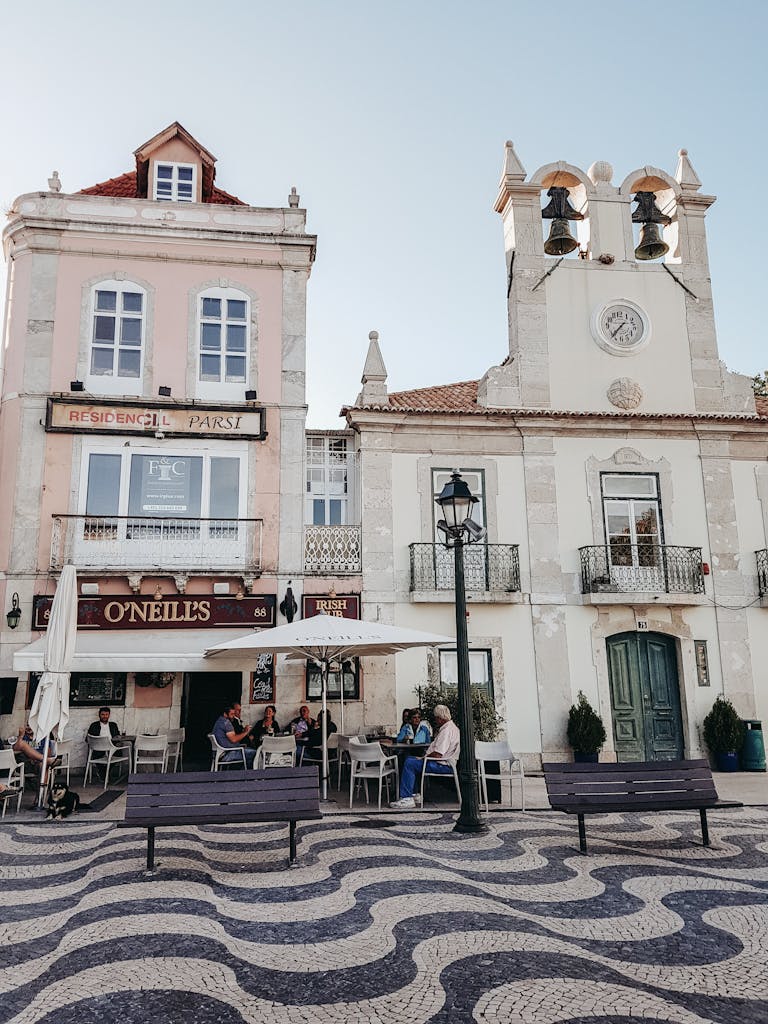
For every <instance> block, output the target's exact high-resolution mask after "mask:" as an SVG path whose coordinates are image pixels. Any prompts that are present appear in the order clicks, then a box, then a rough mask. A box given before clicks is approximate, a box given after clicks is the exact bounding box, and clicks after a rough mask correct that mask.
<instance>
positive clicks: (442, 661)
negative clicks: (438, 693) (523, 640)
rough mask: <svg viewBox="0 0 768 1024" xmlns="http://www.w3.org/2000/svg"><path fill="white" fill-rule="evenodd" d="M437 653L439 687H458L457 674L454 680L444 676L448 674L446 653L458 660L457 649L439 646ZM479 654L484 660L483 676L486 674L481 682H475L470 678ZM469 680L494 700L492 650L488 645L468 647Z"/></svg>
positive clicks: (442, 688)
mask: <svg viewBox="0 0 768 1024" xmlns="http://www.w3.org/2000/svg"><path fill="white" fill-rule="evenodd" d="M439 655H440V656H439V659H438V672H439V676H440V689H441V690H444V689H445V688H446V686H453V687H458V676H457V679H456V680H455V681H453V680H450V679H447V678H446V676H447V675H448V673H447V671H446V669H447V665H446V655H451V656H452V657H453V658H456V659H457V660H458V651H457V649H456V648H455V647H441V648H440V650H439ZM479 655H482V656H483V661H484V662H485V676H486V679H485V680H484V681H483V682H481V683H478V682H475V680H474V679H473V678H472V668H473V666H474V665H476V664H477V661H478V656H479ZM457 671H458V670H457ZM469 682H470V685H471V686H477V687H478V688H479V689H481V690H482V691H483V693H487V694H488V696H489V697H490V698H491V700H494V693H493V651H492V650H491V648H490V647H477V648H470V650H469Z"/></svg>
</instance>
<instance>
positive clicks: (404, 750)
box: [379, 739, 429, 774]
mask: <svg viewBox="0 0 768 1024" xmlns="http://www.w3.org/2000/svg"><path fill="white" fill-rule="evenodd" d="M379 742H380V743H381V749H382V750H383V751H384V753H385V754H397V764H398V768H399V769H400V773H401V774H402V771H403V765H404V764H405V759H406V757H423V756H424V755H425V754H426V752H427V750H428V748H429V744H428V743H396V742H395V741H392V742H391V743H387V742H386V739H384V740H379Z"/></svg>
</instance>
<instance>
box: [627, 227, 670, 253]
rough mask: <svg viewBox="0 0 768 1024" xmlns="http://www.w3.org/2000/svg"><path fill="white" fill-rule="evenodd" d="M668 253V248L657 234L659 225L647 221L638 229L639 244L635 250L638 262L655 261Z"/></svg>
mask: <svg viewBox="0 0 768 1024" xmlns="http://www.w3.org/2000/svg"><path fill="white" fill-rule="evenodd" d="M667 252H669V246H668V245H667V243H666V242H665V241H664V239H663V238H662V237H661V235H660V234H659V225H658V224H654V222H653V221H649V222H648V223H647V224H643V226H642V227H641V228H640V242H639V244H638V246H637V248H636V249H635V257H636V259H638V260H657V259H658V258H659V256H663V255H664V253H667Z"/></svg>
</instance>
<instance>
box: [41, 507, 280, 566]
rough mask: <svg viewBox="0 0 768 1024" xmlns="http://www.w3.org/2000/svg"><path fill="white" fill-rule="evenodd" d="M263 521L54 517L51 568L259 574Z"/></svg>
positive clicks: (145, 517)
mask: <svg viewBox="0 0 768 1024" xmlns="http://www.w3.org/2000/svg"><path fill="white" fill-rule="evenodd" d="M261 544H262V520H261V519H179V518H176V517H170V516H167V517H166V516H75V515H55V516H54V517H53V532H52V535H51V568H52V569H61V567H62V566H63V565H64V564H65V563H66V562H72V563H73V564H74V565H75V566H77V568H78V569H88V570H90V571H93V572H97V571H101V572H106V573H109V572H114V571H115V570H132V571H140V572H144V571H148V570H153V569H163V570H166V571H168V570H177V571H184V570H190V569H194V570H196V571H198V572H204V573H211V572H215V573H219V572H238V573H258V572H260V571H261Z"/></svg>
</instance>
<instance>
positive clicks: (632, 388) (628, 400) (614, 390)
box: [606, 377, 643, 409]
mask: <svg viewBox="0 0 768 1024" xmlns="http://www.w3.org/2000/svg"><path fill="white" fill-rule="evenodd" d="M606 394H607V395H608V401H609V402H610V403H611V405H615V406H616V408H617V409H636V408H637V407H638V405H640V403H641V402H642V400H643V389H642V388H641V387H640V385H639V384H638V383H637V381H635V380H632V378H631V377H617V378H616V380H615V381H613V383H612V384H610V385H609V386H608V391H607V392H606Z"/></svg>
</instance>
